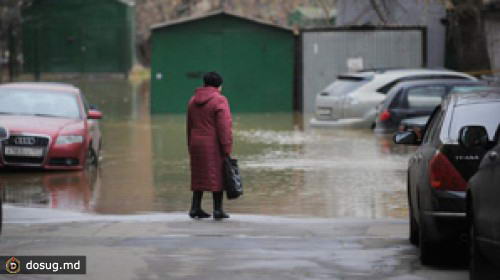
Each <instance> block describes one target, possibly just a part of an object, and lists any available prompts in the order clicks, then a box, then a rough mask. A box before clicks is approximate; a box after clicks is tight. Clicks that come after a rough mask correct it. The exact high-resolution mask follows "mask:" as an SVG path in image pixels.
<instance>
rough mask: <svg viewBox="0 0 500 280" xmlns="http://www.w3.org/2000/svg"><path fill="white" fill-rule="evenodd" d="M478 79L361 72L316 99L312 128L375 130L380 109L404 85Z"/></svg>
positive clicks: (408, 71) (433, 73)
mask: <svg viewBox="0 0 500 280" xmlns="http://www.w3.org/2000/svg"><path fill="white" fill-rule="evenodd" d="M428 79H468V80H476V78H474V77H472V76H470V75H468V74H465V73H460V72H454V71H449V70H430V69H394V70H380V71H376V70H375V71H361V72H358V73H349V74H344V75H340V76H338V78H337V79H336V80H335V81H334V82H333V83H332V84H330V85H329V86H327V87H326V88H325V89H324V90H322V91H321V92H320V93H318V94H317V96H316V112H315V115H316V116H315V118H313V119H312V120H311V125H312V126H356V127H366V128H370V127H371V128H373V127H374V126H375V119H376V116H377V110H376V107H377V105H379V104H380V103H381V102H382V101H384V99H385V97H386V94H387V92H389V90H390V89H391V88H392V87H394V86H395V85H397V84H398V83H400V82H403V81H415V80H428Z"/></svg>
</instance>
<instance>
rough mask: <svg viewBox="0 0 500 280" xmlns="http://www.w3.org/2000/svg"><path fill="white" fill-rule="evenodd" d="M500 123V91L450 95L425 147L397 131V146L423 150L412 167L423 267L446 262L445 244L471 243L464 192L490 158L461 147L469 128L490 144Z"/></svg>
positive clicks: (414, 234) (415, 229)
mask: <svg viewBox="0 0 500 280" xmlns="http://www.w3.org/2000/svg"><path fill="white" fill-rule="evenodd" d="M499 123H500V91H499V90H488V91H483V92H473V93H467V94H451V95H449V96H448V97H447V98H446V99H445V100H444V101H443V103H442V104H441V105H440V106H438V107H437V108H436V109H435V111H434V112H433V113H432V115H431V117H430V119H429V122H428V124H427V126H426V129H425V132H424V136H423V140H422V143H419V142H420V141H419V140H418V139H417V137H416V134H415V132H413V131H406V132H398V133H396V134H395V136H394V141H395V143H397V144H409V145H420V144H421V146H420V147H419V149H418V150H417V152H416V153H415V155H413V156H412V157H411V159H410V161H409V163H408V204H409V210H410V216H409V217H410V241H411V242H412V243H413V244H418V245H419V246H420V260H421V261H422V263H424V264H432V263H438V262H440V261H441V259H439V258H438V257H437V256H438V254H437V253H438V251H441V252H442V251H443V250H442V249H441V248H440V246H441V245H461V243H460V242H459V241H460V240H466V235H465V234H466V231H467V224H466V215H465V209H466V207H465V191H466V190H467V181H468V180H469V178H470V177H471V176H472V175H473V174H474V173H475V172H476V171H477V169H478V166H479V162H480V160H481V158H482V157H483V156H484V154H485V153H486V151H487V150H486V149H485V148H483V147H476V148H466V147H464V146H462V145H459V144H458V139H459V135H460V134H461V133H463V130H462V129H461V128H462V127H464V126H472V125H474V126H483V127H485V128H486V130H487V133H488V136H489V138H490V140H491V141H493V138H494V136H495V131H496V129H497V127H498V125H499Z"/></svg>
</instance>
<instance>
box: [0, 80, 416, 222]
mask: <svg viewBox="0 0 500 280" xmlns="http://www.w3.org/2000/svg"><path fill="white" fill-rule="evenodd" d="M76 84H77V85H78V86H80V87H81V88H82V89H83V90H84V92H85V93H86V95H87V98H88V99H89V101H90V102H91V103H93V104H96V105H97V106H98V107H99V109H100V110H101V111H103V113H104V115H105V118H104V119H103V120H102V121H101V130H102V132H103V150H102V153H101V157H102V158H101V162H100V165H99V167H98V168H91V169H89V170H85V171H78V172H73V171H70V172H46V171H12V170H11V171H2V172H1V173H0V186H1V187H2V191H3V198H4V201H5V202H6V203H7V204H9V205H13V206H20V207H30V208H31V207H41V208H59V209H66V210H70V211H77V212H90V213H96V214H139V213H149V212H178V211H187V210H188V208H189V206H190V199H191V193H190V190H189V174H190V173H189V161H188V154H187V149H186V140H185V119H184V115H153V116H151V115H150V114H149V86H148V84H147V83H145V84H142V85H131V84H129V83H128V82H126V81H120V80H114V81H99V80H87V81H80V82H77V83H76ZM233 118H234V142H235V144H234V149H233V150H234V157H235V158H237V159H238V160H239V163H240V168H241V172H242V176H243V180H244V187H245V194H244V196H243V197H242V198H240V199H238V200H234V201H226V203H225V207H226V210H227V211H228V212H229V213H247V214H263V215H285V216H305V217H309V216H316V217H362V218H385V217H394V218H402V217H405V216H406V215H407V204H406V166H407V161H408V157H409V155H410V154H411V153H412V152H413V151H414V149H412V148H408V147H404V146H395V145H393V144H392V142H391V139H390V137H384V136H375V135H374V134H373V133H372V131H370V130H354V129H331V128H329V129H313V128H308V127H307V125H306V127H305V128H304V130H301V129H299V127H302V126H300V125H297V120H298V119H301V118H299V116H294V115H293V114H286V113H272V114H271V113H269V114H236V115H234V116H233ZM211 207H212V205H211V196H210V195H209V194H206V195H205V198H204V208H205V209H206V210H208V211H210V210H211Z"/></svg>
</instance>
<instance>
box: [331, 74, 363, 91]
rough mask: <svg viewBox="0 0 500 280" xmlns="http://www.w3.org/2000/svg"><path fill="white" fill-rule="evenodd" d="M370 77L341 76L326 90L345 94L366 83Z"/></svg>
mask: <svg viewBox="0 0 500 280" xmlns="http://www.w3.org/2000/svg"><path fill="white" fill-rule="evenodd" d="M367 81H368V79H365V78H360V77H350V76H339V77H338V78H337V80H335V81H334V82H333V83H332V84H331V85H329V86H328V87H327V88H326V89H325V90H324V92H326V93H328V94H330V95H344V94H347V93H349V92H352V91H354V90H355V89H357V88H359V87H360V86H362V85H364V84H365V83H366V82H367Z"/></svg>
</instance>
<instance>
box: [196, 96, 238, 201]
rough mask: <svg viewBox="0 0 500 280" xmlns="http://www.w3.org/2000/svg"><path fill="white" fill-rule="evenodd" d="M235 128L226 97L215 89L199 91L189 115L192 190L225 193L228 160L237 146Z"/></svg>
mask: <svg viewBox="0 0 500 280" xmlns="http://www.w3.org/2000/svg"><path fill="white" fill-rule="evenodd" d="M231 126H232V119H231V111H230V109H229V104H228V102H227V99H226V97H224V96H223V95H221V94H220V92H219V90H218V89H217V88H214V87H202V88H198V89H196V91H195V95H194V96H193V97H192V98H191V100H189V104H188V112H187V142H188V150H189V156H190V162H191V190H193V191H211V192H216V191H222V187H223V172H224V170H223V166H224V165H223V164H224V157H225V155H230V154H231V150H232V145H233V134H232V128H231Z"/></svg>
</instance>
